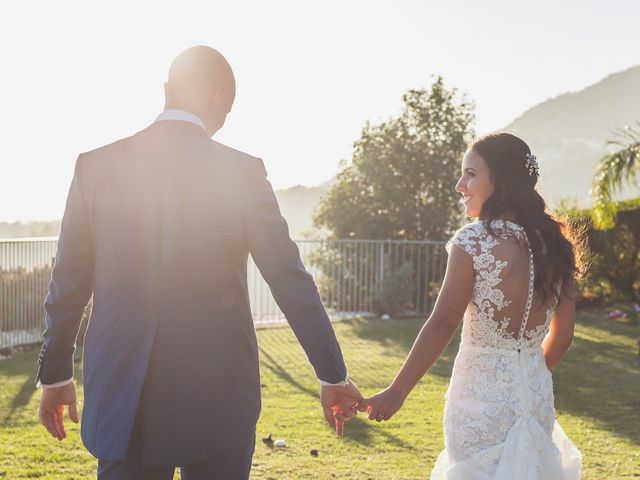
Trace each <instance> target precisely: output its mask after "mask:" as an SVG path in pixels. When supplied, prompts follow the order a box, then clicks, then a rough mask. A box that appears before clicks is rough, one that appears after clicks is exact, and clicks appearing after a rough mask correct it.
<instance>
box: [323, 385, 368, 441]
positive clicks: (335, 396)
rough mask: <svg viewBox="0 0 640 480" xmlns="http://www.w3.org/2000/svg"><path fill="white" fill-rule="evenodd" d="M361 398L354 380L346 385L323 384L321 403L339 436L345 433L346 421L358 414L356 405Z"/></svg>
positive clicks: (329, 421)
mask: <svg viewBox="0 0 640 480" xmlns="http://www.w3.org/2000/svg"><path fill="white" fill-rule="evenodd" d="M360 400H362V394H361V393H360V390H358V387H356V385H355V383H353V382H352V381H349V384H348V385H345V386H326V385H323V386H322V388H321V390H320V403H322V409H323V410H324V418H326V419H327V423H328V424H329V425H330V426H331V428H335V429H336V433H337V434H338V436H339V437H341V436H342V435H343V433H344V422H346V421H348V420H350V419H351V418H352V417H355V416H356V415H357V413H358V410H357V408H356V406H357V404H358V402H359V401H360Z"/></svg>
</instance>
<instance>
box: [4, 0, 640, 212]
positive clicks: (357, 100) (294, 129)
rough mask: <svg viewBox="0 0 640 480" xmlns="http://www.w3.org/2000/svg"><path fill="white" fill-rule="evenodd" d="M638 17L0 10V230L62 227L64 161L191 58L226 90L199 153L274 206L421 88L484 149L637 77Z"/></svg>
mask: <svg viewBox="0 0 640 480" xmlns="http://www.w3.org/2000/svg"><path fill="white" fill-rule="evenodd" d="M638 18H640V2H636V1H633V0H609V1H607V2H602V1H591V0H582V1H578V0H563V1H557V0H555V1H553V0H538V1H535V2H533V1H518V0H485V1H481V2H480V1H478V0H465V1H455V0H448V1H444V0H443V1H430V0H422V1H417V0H415V1H410V0H393V1H392V0H388V1H373V0H362V1H361V0H323V1H314V2H312V1H301V0H297V1H295V0H291V1H284V0H269V1H239V0H228V1H226V2H219V1H212V0H209V1H201V2H198V1H188V0H182V1H180V2H177V1H173V2H162V1H144V2H143V1H128V2H119V1H109V2H93V1H86V0H85V1H71V0H69V1H62V2H51V1H21V2H4V3H3V5H2V7H0V53H1V55H0V61H1V62H2V76H1V78H2V81H1V84H0V105H1V108H2V114H1V115H0V122H1V124H0V125H1V127H2V132H4V134H3V135H2V141H1V142H0V179H1V180H0V181H1V184H0V221H16V220H47V219H58V218H60V217H61V216H62V212H63V209H64V202H65V198H66V194H67V191H68V186H69V182H70V180H71V176H72V173H73V165H74V163H75V160H76V158H77V156H78V154H79V153H81V152H83V151H87V150H91V149H93V148H96V147H99V146H101V145H104V144H106V143H110V142H112V141H114V140H116V139H118V138H122V137H124V136H128V135H130V134H132V133H135V132H137V131H139V130H141V129H143V128H144V127H146V126H147V125H148V124H149V123H151V122H152V121H153V120H154V118H155V116H156V115H157V114H158V113H159V112H160V111H161V110H162V108H163V103H164V96H163V95H164V94H163V82H164V81H165V80H166V76H167V71H168V68H169V65H170V63H171V61H172V60H173V58H174V57H175V55H177V54H178V53H179V52H180V51H182V50H183V49H185V48H187V47H189V46H192V45H197V44H206V45H210V46H212V47H214V48H217V49H218V50H220V51H221V52H222V53H223V54H224V55H225V56H226V57H227V59H228V60H229V62H230V64H231V66H232V67H233V69H234V72H235V75H236V81H237V96H236V102H235V105H234V108H233V110H232V112H231V114H230V115H229V117H228V118H227V123H226V125H225V127H224V128H223V129H222V130H221V131H220V132H218V134H216V136H215V137H214V138H215V139H216V140H218V141H221V142H223V143H226V144H228V145H230V146H233V147H235V148H238V149H240V150H243V151H246V152H248V153H251V154H253V155H256V156H259V157H261V158H263V159H264V161H265V164H266V166H267V169H268V171H269V177H270V179H271V181H272V183H273V185H274V187H275V188H276V189H280V188H287V187H290V186H293V185H296V184H302V185H307V186H313V185H318V184H320V183H322V182H324V181H326V180H328V179H329V178H331V177H332V176H333V175H334V174H335V173H336V172H337V171H338V163H339V161H340V160H341V159H348V158H350V156H351V149H352V144H353V142H354V140H356V139H357V138H358V136H359V133H360V131H361V129H362V127H363V126H364V124H365V122H366V121H367V120H371V121H373V122H378V121H383V120H386V119H388V118H390V117H391V116H394V115H397V114H398V113H399V111H400V108H401V97H402V94H403V93H404V92H406V91H407V90H408V89H410V88H427V87H429V85H430V84H431V83H432V81H433V76H434V75H442V76H443V77H444V79H445V83H446V84H447V86H448V87H456V88H458V89H459V90H460V91H461V92H464V93H466V94H467V95H468V96H469V97H470V98H471V99H473V100H474V101H475V102H476V114H477V122H476V131H477V132H478V133H486V132H488V131H491V130H496V129H499V128H501V127H503V126H505V125H506V124H508V123H509V122H510V121H511V120H513V119H514V118H515V117H517V116H519V115H520V114H522V113H523V112H524V111H525V110H527V109H528V108H530V107H532V106H534V105H535V104H537V103H539V102H541V101H544V100H546V99H548V98H549V97H553V96H557V95H558V94H561V93H564V92H567V91H576V90H580V89H582V88H584V87H586V86H588V85H590V84H593V83H595V82H597V81H599V80H601V79H602V78H603V77H605V76H607V75H608V74H610V73H614V72H617V71H621V70H625V69H627V68H629V67H631V66H634V65H637V64H640V49H639V48H638V46H639V45H640V30H639V29H638V23H637V22H638Z"/></svg>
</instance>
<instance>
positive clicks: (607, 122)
mask: <svg viewBox="0 0 640 480" xmlns="http://www.w3.org/2000/svg"><path fill="white" fill-rule="evenodd" d="M638 120H640V66H637V67H633V68H630V69H629V70H626V71H624V72H620V73H615V74H613V75H609V76H608V77H606V78H605V79H604V80H602V81H600V82H598V83H597V84H595V85H592V86H590V87H587V88H585V89H584V90H581V91H579V92H575V93H565V94H563V95H560V96H558V97H555V98H552V99H550V100H547V101H546V102H543V103H541V104H539V105H536V106H535V107H533V108H531V109H529V110H527V111H526V112H525V113H523V114H522V115H521V116H520V117H518V118H516V119H515V120H514V121H513V122H511V123H510V124H509V125H507V126H506V127H505V128H504V130H506V131H509V132H512V133H514V134H516V135H518V136H521V137H522V138H523V139H524V140H526V142H527V143H528V144H529V146H530V147H531V149H532V150H533V153H534V154H535V155H536V156H537V157H538V162H539V163H540V170H541V178H540V184H539V186H540V190H541V191H542V193H543V194H544V196H545V198H546V199H547V201H548V202H549V203H550V204H551V205H557V203H558V202H559V201H560V200H561V199H563V198H566V199H568V200H570V201H571V202H573V203H575V204H577V205H579V206H581V207H586V206H589V205H591V200H590V198H589V190H590V188H591V181H592V178H593V174H594V172H595V167H596V164H597V163H598V160H600V158H601V157H602V156H604V155H605V154H607V153H608V152H609V151H610V150H612V147H611V146H608V145H607V141H609V140H612V139H614V131H615V130H617V129H621V128H624V126H625V125H629V126H633V125H636V126H637V122H638ZM639 194H640V192H638V189H637V188H635V189H634V188H631V187H628V188H625V189H624V190H623V192H622V194H621V195H620V197H621V198H628V197H630V196H637V195H639Z"/></svg>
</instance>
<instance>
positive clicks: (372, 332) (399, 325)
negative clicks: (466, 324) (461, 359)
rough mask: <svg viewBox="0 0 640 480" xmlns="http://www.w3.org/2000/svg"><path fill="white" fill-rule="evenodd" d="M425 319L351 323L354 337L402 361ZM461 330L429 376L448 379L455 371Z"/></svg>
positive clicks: (371, 320)
mask: <svg viewBox="0 0 640 480" xmlns="http://www.w3.org/2000/svg"><path fill="white" fill-rule="evenodd" d="M424 321H425V319H424V318H419V319H406V320H405V319H403V320H391V321H384V320H378V319H358V320H355V321H353V322H352V323H351V331H352V335H354V336H355V337H357V338H359V339H361V340H366V341H370V342H376V343H378V344H379V345H381V346H382V347H383V348H384V349H388V350H389V351H390V352H393V353H394V354H395V355H399V356H400V357H401V358H402V361H404V359H405V358H406V357H407V355H409V351H410V350H411V347H412V346H413V342H414V341H415V339H416V337H417V336H418V333H419V332H420V328H422V325H423V324H424ZM459 343H460V328H458V330H457V331H456V332H455V333H454V335H453V338H452V339H451V342H449V345H447V348H446V349H445V351H444V352H443V353H442V355H441V356H440V358H438V360H437V361H436V363H434V364H433V366H432V367H431V369H430V370H429V374H433V375H436V376H439V377H442V378H446V379H448V378H449V377H450V376H451V370H452V369H453V361H454V359H455V357H456V354H457V353H458V345H459Z"/></svg>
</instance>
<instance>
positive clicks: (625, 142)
mask: <svg viewBox="0 0 640 480" xmlns="http://www.w3.org/2000/svg"><path fill="white" fill-rule="evenodd" d="M639 126H640V124H639ZM617 137H618V138H617V139H615V140H612V141H610V142H609V144H611V145H615V146H617V147H619V148H620V149H619V150H618V151H616V152H614V153H611V154H609V155H607V156H605V157H603V158H602V159H601V160H600V163H599V164H598V168H597V171H596V174H595V176H594V177H593V188H592V190H591V194H592V196H593V200H594V205H593V209H592V211H591V216H592V218H593V222H594V225H595V226H596V228H599V229H603V230H608V229H611V228H613V227H614V226H615V222H616V211H617V209H616V203H615V202H614V201H613V198H612V197H613V194H614V193H615V192H616V191H619V190H620V188H621V187H622V186H623V185H624V184H629V183H634V184H635V185H637V184H638V182H637V180H638V173H640V131H638V130H634V129H632V128H629V127H625V129H624V130H622V131H619V132H617Z"/></svg>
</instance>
